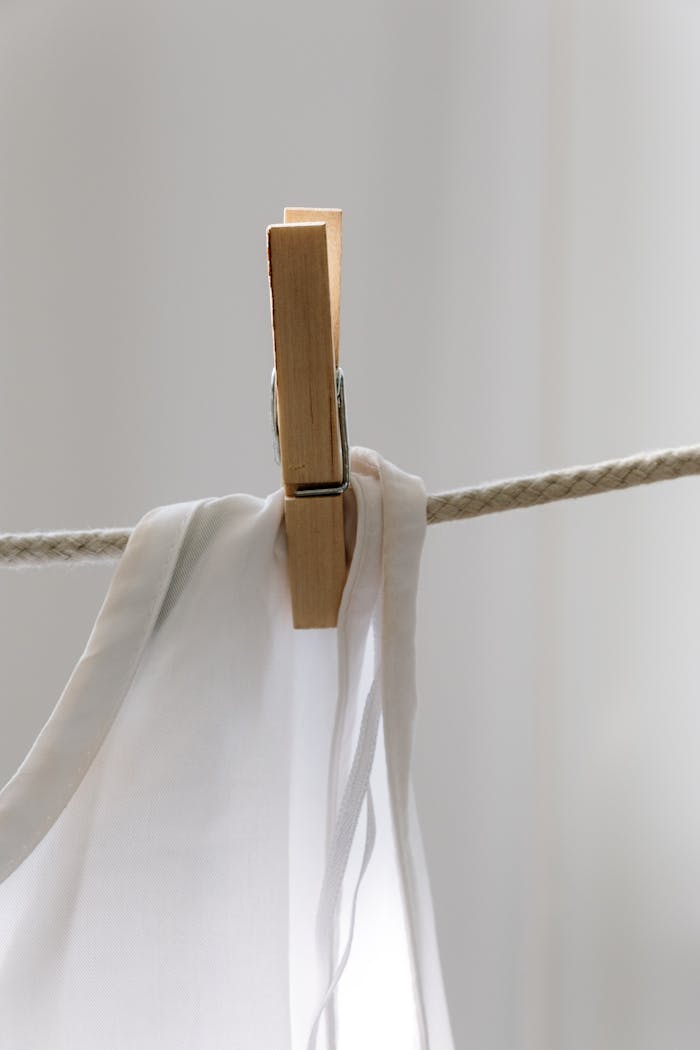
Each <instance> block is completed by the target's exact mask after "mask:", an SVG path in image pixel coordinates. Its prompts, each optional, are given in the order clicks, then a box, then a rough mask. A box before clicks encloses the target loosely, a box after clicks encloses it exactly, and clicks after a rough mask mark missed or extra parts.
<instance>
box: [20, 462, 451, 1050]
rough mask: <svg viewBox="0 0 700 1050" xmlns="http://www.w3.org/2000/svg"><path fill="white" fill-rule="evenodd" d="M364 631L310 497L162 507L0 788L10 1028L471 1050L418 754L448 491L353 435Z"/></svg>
mask: <svg viewBox="0 0 700 1050" xmlns="http://www.w3.org/2000/svg"><path fill="white" fill-rule="evenodd" d="M352 486H353V490H354V492H355V495H356V498H357V507H358V523H357V538H356V544H355V548H354V552H353V558H352V563H351V567H350V570H349V575H348V581H347V584H346V588H345V592H344V595H343V601H342V606H341V611H340V618H339V624H338V628H337V630H319V631H295V630H294V629H293V628H292V626H291V617H290V607H289V594H288V589H287V576H286V547H285V533H284V529H283V528H282V527H281V526H282V510H283V495H282V491H281V490H279V491H277V492H275V493H274V494H273V495H271V496H269V497H268V498H267V499H265V500H261V499H257V498H253V497H251V496H245V495H231V496H224V497H221V498H213V499H203V500H198V501H194V502H189V503H179V504H175V505H171V506H165V507H159V508H156V509H155V510H152V511H150V512H149V513H148V514H146V515H145V516H144V517H143V518H142V519H141V521H140V522H139V523H138V525H137V526H136V528H135V530H134V532H133V534H132V536H131V537H130V540H129V544H128V546H127V548H126V550H125V552H124V554H123V556H122V558H121V560H120V562H119V563H118V565H117V567H116V570H115V573H114V576H113V578H112V581H111V584H110V587H109V590H108V593H107V596H106V598H105V601H104V604H103V606H102V608H101V609H100V612H99V614H98V617H97V620H96V622H95V625H94V628H93V630H92V633H91V635H90V638H89V640H88V643H87V646H86V648H85V651H84V653H83V655H82V656H81V658H80V660H79V661H78V663H77V665H76V667H75V669H74V671H73V674H72V675H71V677H70V679H69V681H68V684H67V685H66V687H65V689H64V691H63V694H62V695H61V698H60V700H59V701H58V703H57V705H56V707H55V708H54V710H53V711H52V713H51V715H50V717H49V719H48V721H47V723H46V724H45V726H44V728H43V729H42V731H41V733H40V735H39V737H38V738H37V740H36V741H35V743H34V745H33V747H32V748H31V750H30V752H29V754H28V755H27V757H26V759H25V760H24V762H23V763H22V765H21V767H20V769H19V770H18V771H17V773H16V774H15V776H14V777H13V778H12V779H11V780H10V781H9V783H8V784H7V785H6V786H5V787H4V789H3V790H2V792H0V880H1V881H0V1019H1V1021H0V1046H2V1047H3V1048H8V1050H9V1048H12V1050H132V1048H133V1050H137V1048H138V1050H154V1048H168V1050H178V1048H183V1050H184V1048H188V1050H193V1048H202V1050H217V1048H221V1050H224V1048H225V1050H287V1048H289V1050H326V1048H329V1050H330V1048H334V1050H335V1048H337V1050H360V1048H362V1050H393V1048H396V1050H411V1048H416V1050H427V1048H429V1047H430V1048H432V1050H449V1047H451V1045H452V1039H451V1035H450V1031H449V1022H448V1018H447V1012H446V1008H445V1002H444V996H443V990H442V979H441V974H440V965H439V961H438V955H437V949H436V943H435V937H434V932H433V917H432V909H431V903H430V897H429V891H428V884H427V878H426V874H425V867H424V862H423V857H422V853H421V844H420V835H419V832H418V827H417V822H416V819H415V812H414V809H413V802H412V797H411V788H410V779H409V766H410V755H411V741H412V732H413V718H414V712H415V702H416V697H415V684H414V650H413V645H414V634H415V603H416V589H417V579H418V566H419V560H420V554H421V549H422V544H423V539H424V534H425V489H424V487H423V484H422V482H421V480H420V479H419V478H417V477H414V476H412V475H408V474H405V473H403V472H402V471H400V470H398V469H397V468H396V467H393V466H392V465H391V464H389V463H387V462H386V461H384V460H383V459H382V458H381V457H380V456H378V455H377V454H376V453H373V452H371V451H369V450H365V449H353V450H352Z"/></svg>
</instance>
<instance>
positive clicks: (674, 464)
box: [0, 445, 700, 568]
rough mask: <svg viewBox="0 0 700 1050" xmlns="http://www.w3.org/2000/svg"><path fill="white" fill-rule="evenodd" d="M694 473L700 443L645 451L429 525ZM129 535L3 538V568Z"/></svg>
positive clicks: (522, 486) (430, 505)
mask: <svg viewBox="0 0 700 1050" xmlns="http://www.w3.org/2000/svg"><path fill="white" fill-rule="evenodd" d="M693 474H700V445H690V446H688V447H685V448H671V449H665V450H663V451H659V452H642V453H639V454H637V455H635V456H628V457H627V458H626V459H615V460H608V461H606V462H604V463H594V464H592V465H590V466H584V467H567V468H566V469H565V470H554V471H550V472H549V473H546V474H532V475H528V476H526V477H521V478H511V479H509V480H507V481H495V482H490V483H489V484H487V485H478V486H476V487H474V488H465V489H454V490H450V491H449V492H439V493H436V494H434V495H429V496H428V501H427V521H428V524H429V525H437V524H439V523H440V522H445V521H460V520H462V519H464V518H476V517H479V516H481V515H482V514H496V513H498V512H499V511H503V510H516V509H518V508H524V507H535V506H539V505H541V504H543V503H554V502H556V501H558V500H565V499H577V498H579V497H581V496H593V495H596V494H598V493H600V492H613V491H615V490H617V489H628V488H633V487H634V486H635V485H649V484H651V483H652V482H655V481H671V480H673V479H674V478H682V477H688V476H690V475H693ZM131 531H132V530H131V529H129V528H126V529H91V530H86V531H82V532H25V533H5V534H4V535H3V534H0V566H5V567H10V568H12V567H22V566H32V565H41V564H46V563H49V562H63V561H74V562H76V561H78V562H91V561H98V560H100V561H101V560H105V559H108V558H112V559H118V558H119V557H120V555H121V554H122V552H123V550H124V548H125V547H126V545H127V542H128V540H129V536H130V535H131Z"/></svg>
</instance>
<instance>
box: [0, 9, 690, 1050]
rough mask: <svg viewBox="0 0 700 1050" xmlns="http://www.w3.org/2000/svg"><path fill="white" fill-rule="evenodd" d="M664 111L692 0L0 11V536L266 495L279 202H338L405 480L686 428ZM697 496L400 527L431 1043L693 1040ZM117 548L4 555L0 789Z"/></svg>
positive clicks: (684, 49)
mask: <svg viewBox="0 0 700 1050" xmlns="http://www.w3.org/2000/svg"><path fill="white" fill-rule="evenodd" d="M699 132H700V4H699V3H698V2H697V0H634V2H633V0H529V2H528V3H527V4H523V3H519V2H516V0H489V2H481V0H468V2H462V0H439V2H435V3H431V4H427V3H426V4H416V3H413V2H406V0H403V2H401V3H399V2H398V0H380V2H377V3H370V2H368V0H356V2H354V3H352V4H350V3H346V4H343V5H342V6H341V5H334V4H330V5H329V4H326V3H323V4H322V3H312V2H308V0H305V2H302V3H301V4H296V5H288V4H282V3H278V4H261V5H253V4H250V5H248V8H247V10H246V9H243V8H242V7H241V6H240V5H237V4H230V3H222V2H215V0H198V2H197V3H194V2H189V3H185V2H183V0H169V2H167V3H166V2H165V0H161V2H158V0H140V2H138V3H137V2H133V0H98V2H95V0H22V2H21V3H20V2H19V0H4V2H2V3H0V157H1V158H2V159H1V162H0V346H1V347H2V354H1V358H0V361H1V366H2V374H1V382H0V433H1V437H2V450H3V454H2V455H1V456H0V493H1V496H0V500H1V503H0V506H1V517H0V529H1V530H3V531H20V530H31V529H58V528H82V527H98V526H126V525H132V524H134V523H135V521H137V520H138V518H139V517H140V516H141V515H142V514H143V513H144V512H145V511H146V510H148V509H150V508H151V507H154V506H158V505H161V504H164V503H169V502H178V501H180V500H189V499H196V498H199V497H202V496H210V495H223V494H226V493H230V492H236V491H249V492H252V493H255V494H257V495H265V494H266V493H267V492H270V491H272V490H273V489H276V488H277V487H278V485H279V479H278V472H277V467H276V465H275V464H274V461H273V459H272V453H271V448H270V432H269V420H268V415H267V411H268V383H269V374H270V367H271V360H272V344H271V333H270V317H269V300H268V288H267V276H266V260H265V227H266V225H267V224H268V223H271V222H281V221H282V210H283V208H284V206H285V205H299V206H312V207H313V206H315V207H340V208H342V209H343V211H344V259H343V286H342V311H341V318H342V323H341V358H342V361H343V364H344V368H345V373H346V382H347V388H348V412H349V428H350V440H351V443H353V444H359V445H366V446H370V447H374V448H376V449H378V450H379V451H380V452H381V453H382V454H383V455H384V456H385V457H387V458H388V459H391V460H393V461H394V462H395V463H397V464H398V465H399V466H401V467H403V468H404V469H406V470H409V471H411V472H414V473H418V474H420V475H421V476H422V477H423V478H424V479H425V482H426V485H427V487H428V490H429V491H438V490H440V489H443V488H451V487H458V486H460V485H466V484H475V483H477V482H480V481H485V480H488V479H494V478H499V477H508V476H512V475H517V474H522V473H529V472H535V471H539V470H545V469H549V468H554V467H559V466H564V465H569V464H573V463H584V462H592V461H595V460H600V459H608V458H613V457H616V456H623V455H628V454H631V453H633V452H636V451H639V450H642V449H654V448H660V447H665V446H671V445H681V444H691V443H695V442H697V441H698V440H700V416H699V413H698V407H697V406H698V382H699V380H700V358H699V357H698V353H697V346H698V339H699V337H700V300H699V298H698V294H697V280H698V272H699V264H700V209H699V206H698V186H700V134H699ZM698 485H700V482H698V481H696V480H694V479H686V480H683V481H677V482H673V483H666V484H661V485H656V486H650V487H647V488H644V489H641V490H639V489H637V490H634V491H631V492H628V493H624V494H611V495H607V496H601V497H596V498H592V499H590V500H581V501H577V502H573V503H566V504H562V505H558V506H557V505H555V506H551V507H543V508H537V509H533V510H528V511H517V512H512V513H508V514H503V515H494V516H490V517H486V518H483V519H478V520H475V521H472V522H463V523H459V524H454V525H440V526H434V527H431V528H430V529H429V532H428V537H427V540H426V548H425V555H424V561H423V572H422V585H421V595H420V607H419V636H418V671H419V687H420V703H421V713H420V718H419V723H418V730H417V739H416V755H415V785H416V792H417V799H418V805H419V811H420V814H421V818H422V822H423V827H424V837H425V844H426V851H427V856H428V863H429V868H430V873H431V878H432V885H433V892H434V897H435V910H436V915H437V922H438V929H439V937H440V944H441V950H442V955H443V961H444V969H445V979H446V984H447V992H448V998H449V1001H450V1006H451V1012H452V1017H453V1024H454V1030H455V1037H456V1041H457V1046H458V1047H459V1048H466V1047H478V1048H479V1050H513V1048H514V1047H518V1048H522V1050H590V1048H591V1047H596V1048H597V1050H647V1048H648V1050H658V1048H659V1047H673V1048H674V1050H685V1048H690V1047H693V1048H695V1047H697V1045H698V1038H699V1035H700V997H698V994H697V989H698V979H699V977H700V905H699V904H698V900H700V898H699V897H698V893H697V885H698V883H699V881H700V820H699V819H698V812H700V772H698V760H697V756H698V751H699V745H700V704H699V703H698V695H697V694H698V681H699V680H700V674H699V671H700V667H699V662H700V657H699V655H698V646H697V625H698V622H700V609H699V608H698V607H699V605H700V554H699V553H698V546H697V542H696V535H697V529H698V522H699V519H700V496H699V493H700V489H699V488H698ZM112 571H113V564H106V565H100V566H90V567H86V566H74V567H56V568H45V569H43V570H42V571H41V572H22V573H16V572H10V571H7V572H5V573H3V574H2V577H1V580H0V584H1V585H0V616H1V617H2V621H1V622H2V664H3V685H4V700H3V706H2V722H1V723H0V724H1V725H2V733H1V734H0V782H4V781H5V780H7V779H8V778H9V777H10V775H11V774H12V772H13V771H14V770H15V769H16V767H17V765H18V764H19V762H20V761H21V759H22V757H23V756H24V754H25V753H26V751H27V750H28V748H29V746H30V744H31V742H32V740H33V739H34V737H35V736H36V734H37V733H38V731H39V729H40V727H41V725H42V724H43V722H44V721H45V719H46V717H47V716H48V714H49V712H50V710H51V709H52V707H53V705H54V703H55V702H56V699H57V698H58V696H59V694H60V692H61V689H62V688H63V685H64V684H65V681H66V680H67V677H68V675H69V674H70V671H71V669H72V667H73V665H74V664H75V662H76V661H77V659H78V657H79V656H80V653H81V652H82V649H83V646H84V644H85V641H86V638H87V634H88V633H89V630H90V628H91V625H92V622H93V620H94V618H95V615H96V613H97V610H98V608H99V606H100V604H101V602H102V598H103V597H104V593H105V591H106V588H107V585H108V583H109V578H110V576H111V573H112ZM387 1050H393V1048H387ZM397 1050H403V1048H397ZM436 1050H440V1048H436Z"/></svg>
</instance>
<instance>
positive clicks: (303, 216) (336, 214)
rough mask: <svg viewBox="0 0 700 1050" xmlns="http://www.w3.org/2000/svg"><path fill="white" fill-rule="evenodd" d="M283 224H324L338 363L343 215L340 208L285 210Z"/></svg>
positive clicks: (334, 339)
mask: <svg viewBox="0 0 700 1050" xmlns="http://www.w3.org/2000/svg"><path fill="white" fill-rule="evenodd" d="M284 221H285V223H291V222H294V223H298V222H325V224H326V250H327V253H328V283H329V290H330V294H331V329H332V333H333V354H334V357H335V363H336V365H337V364H339V363H340V273H341V265H342V255H343V213H342V211H341V210H340V208H285V209H284Z"/></svg>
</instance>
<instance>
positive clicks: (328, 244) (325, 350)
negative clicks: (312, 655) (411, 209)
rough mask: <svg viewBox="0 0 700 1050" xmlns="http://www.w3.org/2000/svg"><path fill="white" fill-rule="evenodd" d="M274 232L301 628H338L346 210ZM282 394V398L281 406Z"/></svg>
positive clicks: (289, 520)
mask: <svg viewBox="0 0 700 1050" xmlns="http://www.w3.org/2000/svg"><path fill="white" fill-rule="evenodd" d="M284 220H285V221H284V223H283V224H279V225H272V226H268V228H267V246H268V275H269V279H270V302H271V313H272V332H273V342H274V357H275V378H276V406H277V425H278V431H279V450H280V461H281V467H282V482H283V484H284V487H285V505H284V515H285V528H286V533H287V550H288V562H289V583H290V591H291V596H292V615H293V621H294V626H295V627H335V626H336V625H337V622H338V607H339V605H340V599H341V597H342V593H343V587H344V585H345V576H346V557H345V538H344V529H343V495H342V492H341V491H339V492H338V493H337V494H334V495H315V494H311V495H308V494H305V495H302V492H305V493H308V492H309V490H314V489H316V490H318V489H327V488H329V487H330V488H333V487H340V486H341V485H342V483H343V476H344V466H345V467H346V468H347V462H346V463H345V464H344V463H343V455H342V453H343V449H342V443H341V430H340V419H339V413H338V389H337V383H336V365H337V361H338V338H339V316H340V263H341V221H342V212H340V211H339V210H325V209H316V208H314V209H308V208H303V209H302V208H285V212H284ZM274 396H275V395H274V393H273V397H274Z"/></svg>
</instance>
